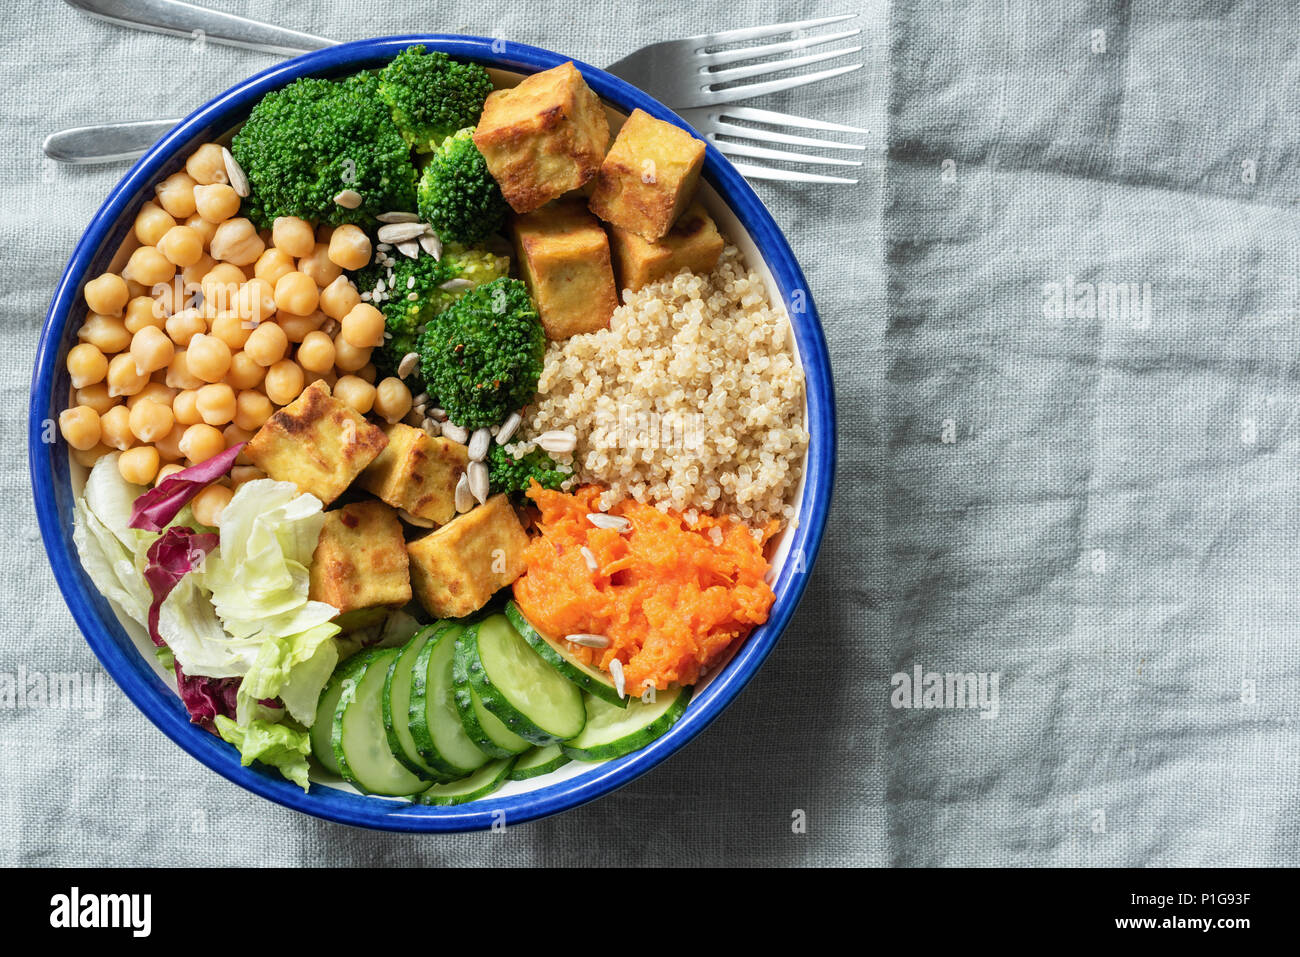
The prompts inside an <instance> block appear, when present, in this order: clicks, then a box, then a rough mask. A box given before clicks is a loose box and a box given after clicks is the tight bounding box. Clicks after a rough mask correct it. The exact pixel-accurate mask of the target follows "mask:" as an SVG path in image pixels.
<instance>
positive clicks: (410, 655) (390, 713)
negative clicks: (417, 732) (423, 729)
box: [382, 625, 461, 783]
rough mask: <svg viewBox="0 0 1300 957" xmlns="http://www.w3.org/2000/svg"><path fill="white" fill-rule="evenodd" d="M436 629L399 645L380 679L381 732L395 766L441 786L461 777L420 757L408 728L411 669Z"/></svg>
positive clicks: (431, 629) (433, 627) (430, 627)
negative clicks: (395, 763)
mask: <svg viewBox="0 0 1300 957" xmlns="http://www.w3.org/2000/svg"><path fill="white" fill-rule="evenodd" d="M437 630H438V626H437V625H430V626H429V627H427V628H422V629H420V630H419V631H417V632H416V633H415V634H414V635H412V636H411V640H410V641H408V642H407V643H406V644H405V645H404V646H402V650H401V651H400V652H399V653H398V655H397V657H396V658H394V659H393V663H392V664H391V665H389V667H388V675H387V677H386V678H385V679H384V694H383V699H382V700H383V709H384V710H383V714H384V733H385V734H386V735H387V737H388V748H389V750H390V751H392V752H393V757H395V758H397V761H398V763H399V764H401V765H402V766H403V767H404V768H406V770H408V771H410V772H411V773H412V774H414V775H415V776H416V777H418V778H423V779H424V780H426V781H434V782H443V783H445V782H447V781H454V780H456V778H458V777H461V775H459V774H455V775H453V774H447V773H445V772H443V771H440V770H439V769H438V768H436V767H432V766H430V765H429V764H428V763H426V762H425V760H424V759H423V758H422V757H421V756H420V751H419V749H418V748H417V747H416V746H415V739H414V738H413V737H411V728H410V719H411V714H410V704H411V679H412V677H413V676H412V673H411V670H412V668H413V667H414V666H415V662H416V659H418V658H419V656H420V652H421V651H423V650H424V646H425V644H426V643H427V642H428V641H429V639H430V638H432V637H433V636H434V634H435V633H436V632H437Z"/></svg>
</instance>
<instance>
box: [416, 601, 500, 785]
mask: <svg viewBox="0 0 1300 957" xmlns="http://www.w3.org/2000/svg"><path fill="white" fill-rule="evenodd" d="M435 628H436V629H437V630H436V631H435V633H434V634H433V636H432V637H430V638H429V640H428V641H427V642H426V643H425V645H424V648H423V649H421V651H420V654H419V657H417V658H416V659H415V667H414V668H412V669H411V703H410V706H409V708H408V714H409V724H408V727H409V728H410V730H411V739H412V740H413V741H414V742H415V747H416V749H417V750H418V751H419V753H420V757H421V758H422V759H423V760H424V762H425V763H426V764H427V765H428V766H429V767H431V768H436V769H437V770H438V771H440V772H441V773H442V774H445V775H447V776H449V777H452V778H457V779H459V778H463V777H467V776H468V775H470V774H473V773H474V771H475V770H477V769H478V768H480V767H482V766H483V765H484V764H485V763H486V762H487V760H488V756H487V755H486V754H484V753H483V752H482V751H481V750H479V748H478V747H477V746H476V745H475V744H474V742H473V741H472V740H470V737H469V735H467V734H466V733H465V726H464V725H463V724H461V720H460V712H459V711H458V710H456V701H455V687H454V685H453V684H452V680H451V665H452V658H453V657H455V654H456V640H457V639H458V638H460V636H461V634H462V633H463V632H464V631H465V627H464V626H463V625H458V624H456V623H455V622H450V621H444V622H439V623H438V624H437V625H436V626H435Z"/></svg>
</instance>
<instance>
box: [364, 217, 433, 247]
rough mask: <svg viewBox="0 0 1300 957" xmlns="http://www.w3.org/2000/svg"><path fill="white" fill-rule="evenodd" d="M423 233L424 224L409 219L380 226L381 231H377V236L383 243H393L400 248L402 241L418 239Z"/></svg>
mask: <svg viewBox="0 0 1300 957" xmlns="http://www.w3.org/2000/svg"><path fill="white" fill-rule="evenodd" d="M423 233H424V226H423V225H422V224H421V223H418V222H414V221H411V220H407V221H405V222H401V223H390V224H389V225H387V226H380V227H379V232H377V233H375V236H376V238H377V239H378V240H379V241H380V242H381V243H393V244H394V245H396V246H398V248H399V249H400V248H401V244H402V243H404V242H407V241H408V240H412V239H416V238H418V237H419V236H421V235H423Z"/></svg>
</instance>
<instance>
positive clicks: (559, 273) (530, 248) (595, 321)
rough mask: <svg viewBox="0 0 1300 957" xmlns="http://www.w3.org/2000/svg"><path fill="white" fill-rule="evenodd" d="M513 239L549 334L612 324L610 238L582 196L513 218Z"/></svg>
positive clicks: (614, 302) (573, 332)
mask: <svg viewBox="0 0 1300 957" xmlns="http://www.w3.org/2000/svg"><path fill="white" fill-rule="evenodd" d="M510 238H511V240H512V241H513V242H514V244H515V253H516V257H517V259H518V262H519V274H520V276H522V277H523V280H524V282H525V283H527V284H528V294H529V295H530V296H532V297H533V302H535V303H536V304H537V312H538V314H539V315H540V316H541V317H542V325H543V326H544V327H546V336H547V338H548V339H567V338H569V336H574V335H577V334H578V333H580V332H595V331H596V330H597V329H604V328H607V327H608V326H609V317H610V316H611V315H613V314H614V309H615V307H616V306H617V305H618V287H616V286H615V285H614V268H613V266H612V265H611V263H610V258H609V237H608V236H606V235H605V229H604V227H602V226H601V225H600V220H598V219H597V218H596V217H595V216H593V215H592V214H591V213H590V212H589V211H588V210H587V207H586V205H584V204H583V202H582V200H581V199H562V200H557V201H556V202H554V203H551V204H549V205H547V206H543V207H542V208H541V209H538V210H535V211H534V212H531V213H527V214H526V215H523V216H516V217H514V218H513V219H512V221H511V223H510Z"/></svg>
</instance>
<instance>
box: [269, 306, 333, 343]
mask: <svg viewBox="0 0 1300 957" xmlns="http://www.w3.org/2000/svg"><path fill="white" fill-rule="evenodd" d="M324 321H325V313H323V312H320V311H319V310H318V311H316V312H313V313H312V314H311V315H310V316H295V315H294V314H293V313H291V312H286V313H282V314H281V315H279V316H277V317H276V322H277V324H278V325H279V326H280V328H281V329H283V330H284V334H285V335H286V336H288V337H289V341H290V342H302V340H303V339H305V338H307V335H308V333H311V332H315V331H316V330H317V329H319V328H320V325H321V323H322V322H324Z"/></svg>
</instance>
